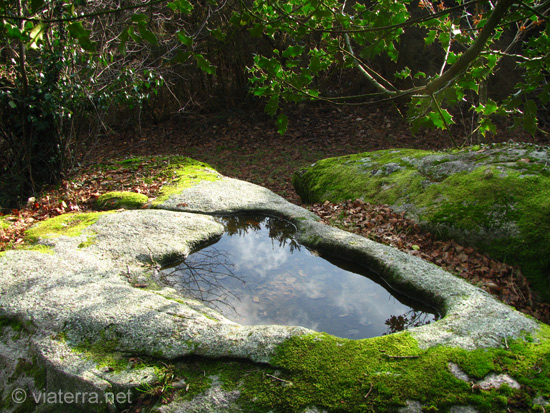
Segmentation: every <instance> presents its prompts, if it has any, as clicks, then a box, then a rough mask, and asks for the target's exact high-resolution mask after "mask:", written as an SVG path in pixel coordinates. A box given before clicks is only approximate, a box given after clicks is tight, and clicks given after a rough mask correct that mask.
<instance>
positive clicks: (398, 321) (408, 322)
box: [385, 309, 439, 334]
mask: <svg viewBox="0 0 550 413" xmlns="http://www.w3.org/2000/svg"><path fill="white" fill-rule="evenodd" d="M430 316H432V314H430V313H426V312H424V311H416V310H414V309H411V310H409V311H407V312H406V313H405V314H402V315H398V316H395V315H392V316H391V317H390V318H388V319H387V320H386V321H385V324H386V325H387V326H388V331H387V333H385V334H392V333H396V332H398V331H403V330H407V329H409V328H412V327H419V326H423V325H425V324H430V320H428V318H429V317H430ZM409 317H410V318H409ZM437 320H439V315H438V314H435V316H434V321H437Z"/></svg>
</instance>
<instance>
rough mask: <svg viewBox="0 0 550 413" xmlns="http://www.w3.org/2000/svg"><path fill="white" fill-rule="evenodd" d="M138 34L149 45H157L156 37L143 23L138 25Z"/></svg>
mask: <svg viewBox="0 0 550 413" xmlns="http://www.w3.org/2000/svg"><path fill="white" fill-rule="evenodd" d="M138 30H139V34H140V35H141V37H142V39H143V40H145V41H147V42H149V43H151V44H157V43H158V40H157V36H155V34H154V33H153V32H152V31H150V30H148V29H147V27H145V23H140V24H139V25H138Z"/></svg>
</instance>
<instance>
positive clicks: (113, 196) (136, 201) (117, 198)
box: [96, 191, 149, 210]
mask: <svg viewBox="0 0 550 413" xmlns="http://www.w3.org/2000/svg"><path fill="white" fill-rule="evenodd" d="M148 200H149V198H147V196H146V195H143V194H138V193H137V192H128V191H115V192H107V193H106V194H103V195H101V196H100V197H99V198H98V199H97V201H96V205H97V208H98V209H102V210H108V209H119V208H125V209H138V208H142V207H143V206H144V205H145V204H146V203H147V201H148Z"/></svg>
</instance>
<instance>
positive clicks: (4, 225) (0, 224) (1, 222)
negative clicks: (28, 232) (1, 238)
mask: <svg viewBox="0 0 550 413" xmlns="http://www.w3.org/2000/svg"><path fill="white" fill-rule="evenodd" d="M10 225H11V224H10V223H9V222H8V221H6V217H3V216H0V229H8V228H9V227H10Z"/></svg>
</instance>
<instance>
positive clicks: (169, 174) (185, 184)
mask: <svg viewBox="0 0 550 413" xmlns="http://www.w3.org/2000/svg"><path fill="white" fill-rule="evenodd" d="M163 174H164V175H165V177H166V178H168V179H169V180H170V181H171V182H170V183H169V184H167V185H164V186H163V187H162V188H161V190H160V191H159V195H158V197H157V199H156V200H155V201H154V202H153V206H157V205H160V204H162V203H163V202H164V201H166V200H167V199H168V198H169V197H170V196H171V195H173V194H175V193H178V192H181V191H182V190H183V189H186V188H189V187H191V186H194V185H196V184H198V183H199V182H201V181H216V180H218V179H220V175H219V174H218V172H216V170H214V169H212V167H210V166H209V165H208V164H205V163H204V162H199V161H196V160H194V159H191V158H181V157H177V158H174V159H172V160H171V163H170V165H169V166H168V167H166V168H165V170H164V172H163Z"/></svg>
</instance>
